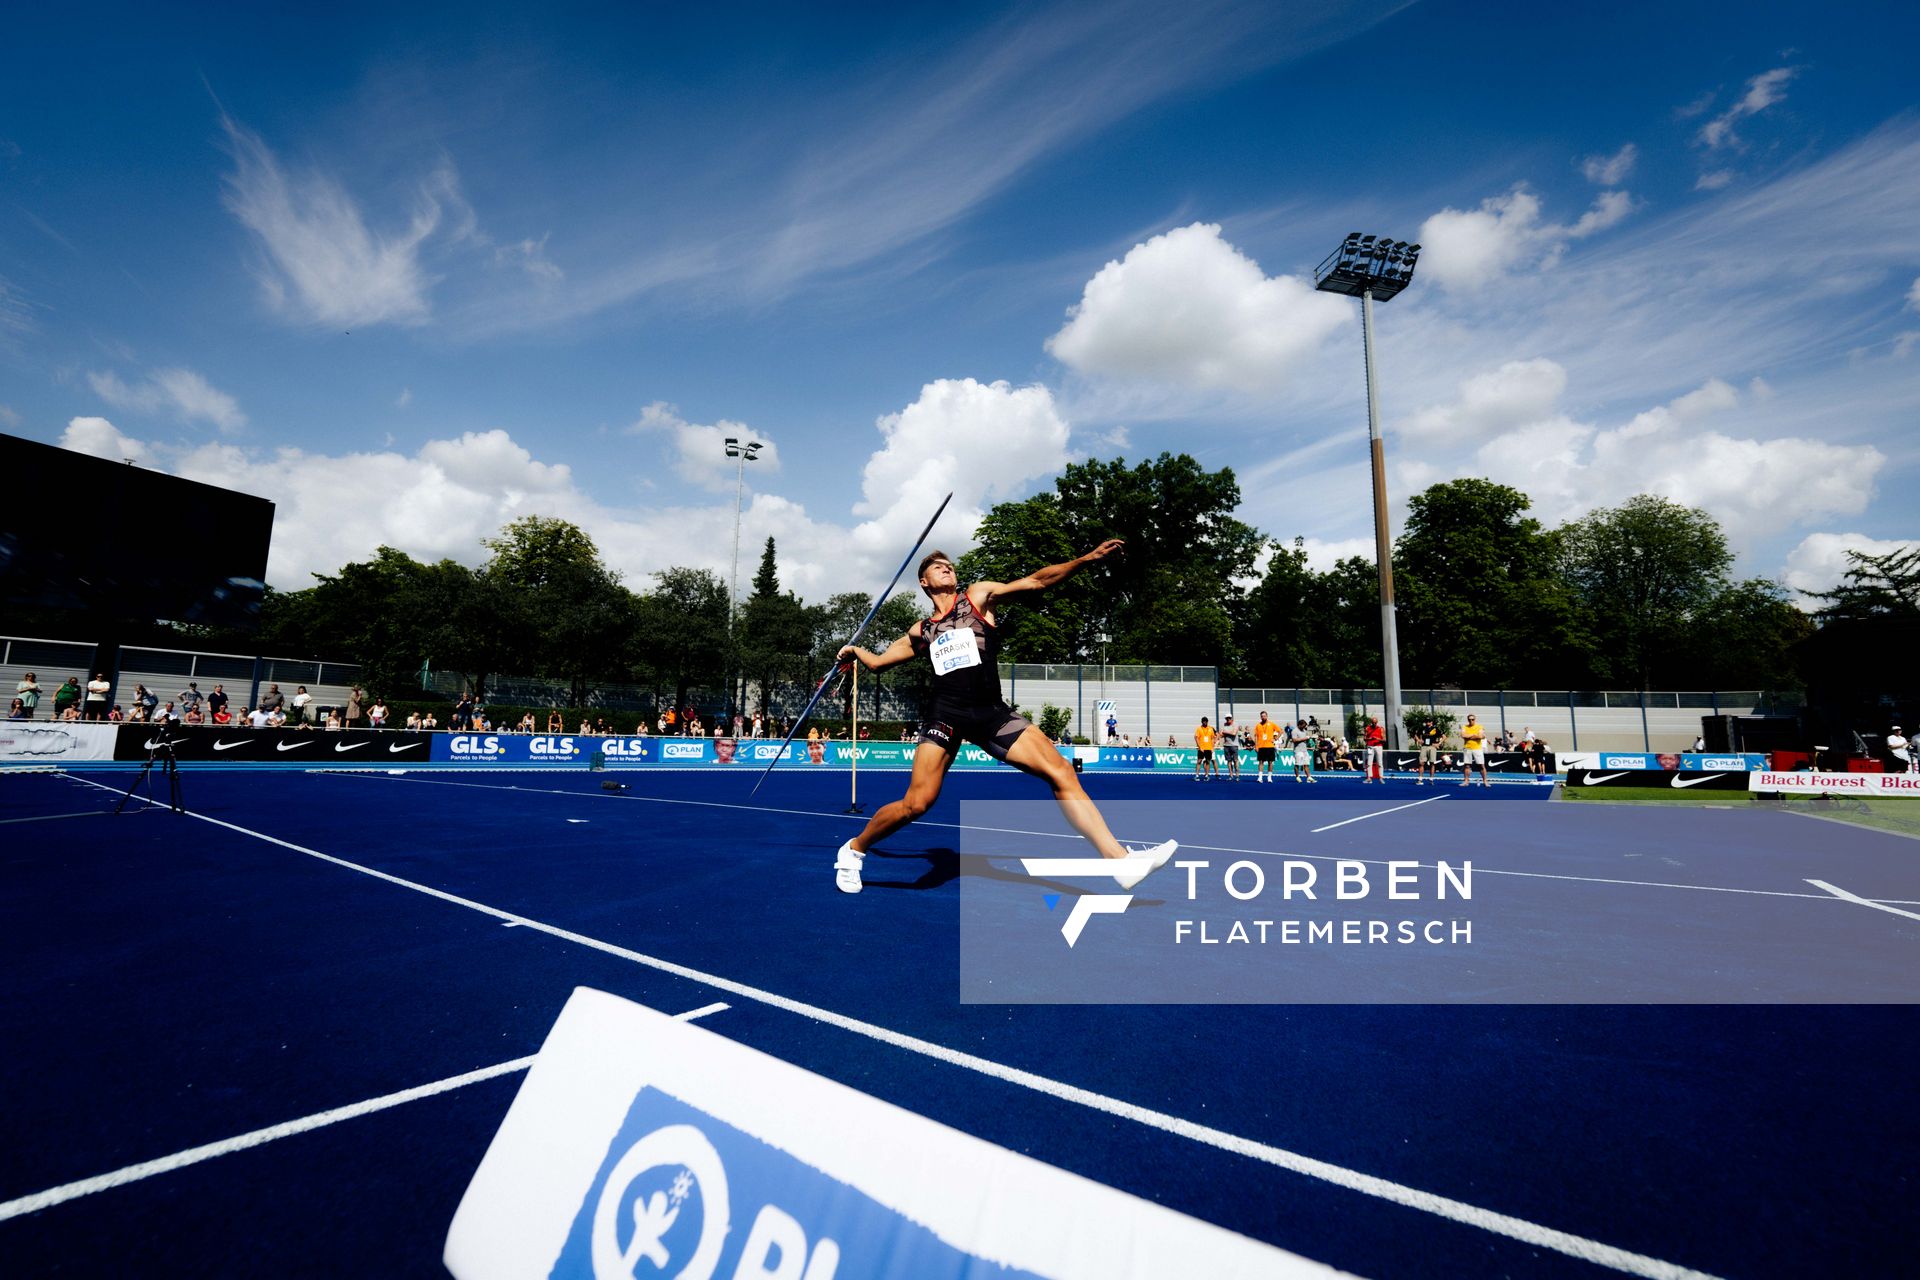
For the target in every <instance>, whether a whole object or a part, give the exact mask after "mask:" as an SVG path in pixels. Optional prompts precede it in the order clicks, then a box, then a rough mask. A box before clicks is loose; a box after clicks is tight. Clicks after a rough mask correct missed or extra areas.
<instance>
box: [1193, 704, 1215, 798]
mask: <svg viewBox="0 0 1920 1280" xmlns="http://www.w3.org/2000/svg"><path fill="white" fill-rule="evenodd" d="M1218 736H1219V735H1217V734H1216V733H1214V731H1213V730H1212V729H1211V728H1209V727H1208V725H1207V718H1206V717H1205V716H1201V717H1200V727H1199V728H1198V729H1195V730H1194V731H1193V745H1194V753H1193V780H1194V781H1195V782H1198V781H1200V779H1202V778H1204V777H1207V776H1209V775H1211V776H1212V778H1213V780H1214V781H1215V782H1218V781H1219V780H1220V766H1219V765H1217V764H1215V763H1214V762H1213V743H1214V739H1215V738H1216V737H1218Z"/></svg>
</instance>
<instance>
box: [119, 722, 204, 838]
mask: <svg viewBox="0 0 1920 1280" xmlns="http://www.w3.org/2000/svg"><path fill="white" fill-rule="evenodd" d="M156 764H157V765H159V766H160V770H161V772H163V773H165V774H166V775H167V807H168V808H169V809H171V810H172V811H173V812H175V813H185V812H186V811H187V806H186V805H185V804H183V803H182V802H181V800H180V763H179V761H177V760H175V759H174V757H173V731H172V728H171V726H170V725H168V723H167V722H166V721H162V722H161V724H160V728H159V731H158V733H157V734H156V735H155V736H154V737H152V738H150V739H148V741H147V762H146V763H145V764H143V765H141V766H140V772H139V773H138V774H136V775H135V776H134V779H133V785H132V786H130V787H128V788H127V794H125V795H124V796H121V797H120V803H119V804H117V805H115V806H114V807H113V812H114V815H115V816H116V817H117V816H118V815H119V814H120V813H121V811H122V810H124V809H125V808H126V807H127V801H129V800H131V799H133V793H134V792H136V791H138V790H139V789H140V784H141V783H142V782H145V783H146V784H147V803H148V804H152V803H154V799H153V767H154V766H155V765H156Z"/></svg>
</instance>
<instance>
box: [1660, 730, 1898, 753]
mask: <svg viewBox="0 0 1920 1280" xmlns="http://www.w3.org/2000/svg"><path fill="white" fill-rule="evenodd" d="M1899 727H1900V726H1899V725H1895V726H1894V728H1895V729H1898V728H1899ZM1887 745H1888V746H1892V745H1893V744H1892V743H1888V744H1887ZM1706 749H1707V740H1706V738H1705V737H1703V736H1701V735H1699V734H1695V735H1694V738H1693V747H1692V750H1693V754H1695V755H1699V754H1700V753H1701V752H1702V751H1705V750H1706Z"/></svg>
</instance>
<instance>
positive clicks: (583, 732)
mask: <svg viewBox="0 0 1920 1280" xmlns="http://www.w3.org/2000/svg"><path fill="white" fill-rule="evenodd" d="M575 736H576V737H581V738H591V737H592V736H593V721H591V720H589V719H587V718H586V717H585V716H581V717H580V728H579V730H578V731H577V733H576V734H575Z"/></svg>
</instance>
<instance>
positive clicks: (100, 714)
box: [87, 671, 153, 720]
mask: <svg viewBox="0 0 1920 1280" xmlns="http://www.w3.org/2000/svg"><path fill="white" fill-rule="evenodd" d="M112 692H113V682H112V681H110V680H108V679H107V677H106V675H105V674H104V673H103V672H99V671H96V672H94V673H93V679H91V680H89V681H87V719H89V720H105V719H106V718H107V705H108V704H107V695H108V694H110V693H112ZM147 696H148V697H152V696H153V695H151V694H149V695H147Z"/></svg>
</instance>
